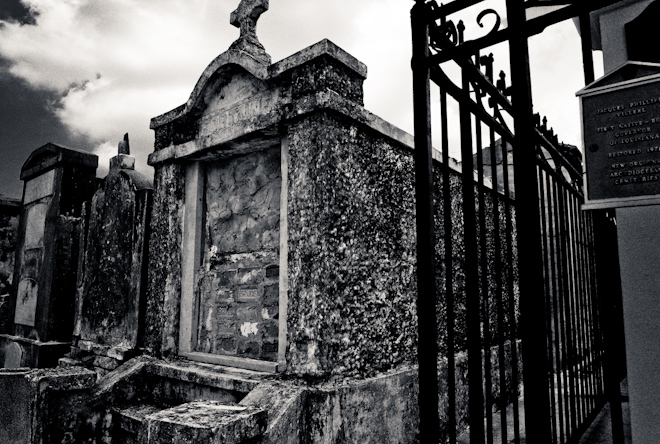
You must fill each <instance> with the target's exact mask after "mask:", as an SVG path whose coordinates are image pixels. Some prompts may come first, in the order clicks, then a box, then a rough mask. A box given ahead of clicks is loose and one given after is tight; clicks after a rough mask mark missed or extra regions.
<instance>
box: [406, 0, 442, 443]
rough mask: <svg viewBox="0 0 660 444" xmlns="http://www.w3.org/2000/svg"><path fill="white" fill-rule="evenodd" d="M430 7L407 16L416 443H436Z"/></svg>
mask: <svg viewBox="0 0 660 444" xmlns="http://www.w3.org/2000/svg"><path fill="white" fill-rule="evenodd" d="M427 13H428V8H427V6H426V5H425V4H424V2H423V0H417V2H416V3H415V6H413V8H412V10H411V13H410V16H411V27H412V44H413V49H412V52H413V55H412V57H413V60H412V70H413V106H414V131H415V136H414V140H415V153H414V158H415V197H416V200H415V202H416V204H415V205H416V211H417V213H416V226H417V319H418V339H417V350H418V351H417V356H418V365H419V397H418V403H419V434H420V441H421V442H425V443H437V442H438V441H439V434H438V433H439V417H438V379H437V361H438V349H437V339H436V338H437V321H436V315H435V313H436V309H435V301H436V289H435V262H434V249H435V229H434V223H433V192H432V190H433V159H432V145H431V105H430V82H429V75H430V73H429V69H428V68H427V67H425V66H424V65H423V64H422V63H420V61H421V60H424V58H426V57H427V56H428V54H429V48H428V41H429V34H428V33H429V30H428V24H427V22H426V19H425V16H426V15H427Z"/></svg>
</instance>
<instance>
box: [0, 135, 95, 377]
mask: <svg viewBox="0 0 660 444" xmlns="http://www.w3.org/2000/svg"><path fill="white" fill-rule="evenodd" d="M97 162H98V161H97V157H96V156H94V155H92V154H88V153H85V152H80V151H74V150H71V149H68V148H63V147H60V146H57V145H55V144H52V143H49V144H46V145H44V146H42V147H41V148H39V149H37V150H35V151H33V152H32V154H31V155H30V157H29V158H28V159H27V161H26V162H25V164H24V165H23V168H22V170H21V179H22V180H23V181H24V182H25V185H24V191H23V207H22V215H21V223H20V227H19V235H18V243H17V252H18V253H17V255H16V264H15V271H14V285H13V291H12V294H11V299H10V301H11V303H10V310H9V311H10V320H11V321H13V328H12V335H0V362H3V363H4V367H12V366H26V367H48V366H53V365H55V364H56V363H57V359H58V358H59V357H61V356H62V355H63V354H64V353H65V352H66V351H68V347H69V344H70V341H71V333H72V329H73V307H74V295H75V282H76V270H77V260H78V236H77V227H78V224H79V223H80V215H81V211H82V205H83V202H84V201H85V200H89V198H90V197H91V194H92V192H93V190H94V183H95V174H96V166H97ZM12 315H13V316H12ZM9 358H11V359H10V361H11V362H8V361H7V359H9Z"/></svg>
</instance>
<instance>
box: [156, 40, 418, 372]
mask: <svg viewBox="0 0 660 444" xmlns="http://www.w3.org/2000/svg"><path fill="white" fill-rule="evenodd" d="M365 77H366V67H365V66H364V65H363V64H362V63H360V62H359V61H358V60H356V59H355V58H353V57H352V56H351V55H349V54H347V53H346V52H344V51H343V50H342V49H341V48H338V47H337V46H336V45H334V44H333V43H332V42H330V41H328V40H323V41H321V42H319V43H317V44H315V45H312V46H311V47H309V48H306V49H304V50H302V51H300V52H299V53H297V54H294V55H293V56H290V57H288V58H286V59H284V60H282V61H280V62H277V63H274V64H272V65H267V64H266V63H265V62H264V61H263V59H262V60H258V59H256V58H254V57H252V56H250V55H249V54H248V53H246V52H244V51H241V50H238V49H232V48H230V49H229V50H228V51H226V52H225V53H222V54H221V55H219V56H218V57H217V58H216V59H215V60H214V61H213V62H212V63H211V64H210V65H209V66H208V68H207V69H206V70H205V71H204V73H203V74H202V76H201V78H200V80H199V81H198V83H197V85H196V86H195V88H194V90H193V92H192V94H191V96H190V98H189V100H188V101H187V102H186V103H185V104H184V105H182V106H180V107H179V108H176V109H174V110H172V111H170V112H168V113H165V114H163V115H161V116H158V117H155V118H154V119H152V122H151V128H152V129H154V130H155V139H156V142H155V151H154V152H153V153H152V154H151V155H150V158H149V163H150V164H151V165H153V166H154V168H155V183H154V206H153V215H152V227H153V232H152V237H151V243H150V258H152V259H150V269H149V292H148V301H147V304H148V308H147V320H146V325H147V328H146V329H147V332H146V334H147V351H148V353H151V354H155V355H159V354H160V355H162V356H168V355H172V354H176V355H179V356H183V357H186V358H188V359H192V360H197V361H203V362H211V363H219V364H224V365H232V366H238V367H245V368H250V369H255V370H262V371H282V372H290V373H294V374H329V373H342V372H352V373H355V374H359V373H364V374H371V373H373V371H375V369H377V368H392V366H394V365H396V363H401V362H408V361H409V360H410V359H412V356H413V355H414V347H413V345H412V344H413V341H414V339H413V336H414V332H415V330H414V326H413V324H412V322H413V316H414V315H413V313H414V298H413V297H412V295H411V294H412V293H411V292H412V290H413V288H414V281H413V280H412V277H413V275H412V273H413V270H414V264H413V257H412V255H411V254H409V251H414V244H413V240H414V230H413V228H414V224H412V223H411V224H410V226H408V221H412V220H413V219H412V217H413V213H412V212H411V211H412V206H413V203H412V202H413V200H412V189H413V188H412V177H413V176H412V158H411V156H410V155H409V152H408V146H409V145H410V143H411V139H410V136H409V135H407V134H405V133H403V132H401V131H400V130H398V129H396V128H394V127H392V126H391V125H389V124H387V123H386V122H384V121H382V120H381V119H379V118H378V117H376V116H374V115H373V114H371V113H369V112H367V111H366V110H364V108H363V91H362V84H363V81H364V79H365ZM403 190H405V191H403ZM401 193H404V194H405V193H409V194H410V196H408V195H407V194H406V195H403V194H401ZM392 207H396V209H393V208H392ZM402 220H405V221H406V223H405V224H404V225H405V227H404V226H402V224H403V222H402ZM369 307H371V308H369ZM375 307H378V309H376V308H375ZM156 311H161V312H163V313H166V315H165V316H163V317H161V318H156V316H155V315H153V313H155V312H156ZM177 315H178V318H177ZM388 318H389V319H391V320H394V319H396V321H395V323H396V324H397V325H398V327H397V328H396V329H393V328H392V327H391V326H390V323H389V322H386V321H385V319H388ZM408 322H410V328H411V329H410V331H408V330H406V329H404V330H405V331H402V330H401V327H402V324H405V323H408ZM376 338H378V339H377V340H376ZM376 344H378V345H376ZM383 344H385V345H383ZM357 356H361V357H360V358H357Z"/></svg>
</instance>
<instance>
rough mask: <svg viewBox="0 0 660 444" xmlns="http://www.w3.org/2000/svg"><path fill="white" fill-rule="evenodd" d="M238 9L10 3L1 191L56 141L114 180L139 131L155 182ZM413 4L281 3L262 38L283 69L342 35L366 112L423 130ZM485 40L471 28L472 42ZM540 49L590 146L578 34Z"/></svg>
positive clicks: (231, 33) (4, 14) (101, 1)
mask: <svg viewBox="0 0 660 444" xmlns="http://www.w3.org/2000/svg"><path fill="white" fill-rule="evenodd" d="M491 1H494V2H495V4H497V2H498V0H491ZM486 3H489V2H486ZM491 4H492V3H491ZM237 5H238V0H185V1H184V0H1V1H0V155H1V156H0V194H4V195H7V196H10V197H17V198H20V196H21V192H22V184H21V182H20V180H19V173H20V168H21V166H22V164H23V162H24V161H25V159H26V158H27V156H28V155H29V153H30V152H31V151H32V150H34V149H36V148H38V147H40V146H42V145H44V144H45V143H47V142H54V143H57V144H60V145H64V146H68V147H71V148H77V149H82V150H86V151H89V152H93V153H95V154H97V155H99V156H100V159H99V165H100V172H99V175H104V174H105V172H107V165H108V159H109V157H111V156H113V155H115V154H116V152H117V151H116V150H117V143H118V142H119V140H121V139H122V137H123V134H124V133H126V132H128V133H129V135H130V141H131V150H132V154H133V155H134V156H135V157H136V158H137V163H138V168H139V169H141V170H142V171H143V172H145V173H146V174H151V169H150V168H149V167H148V166H146V157H147V155H148V154H149V153H150V152H151V151H153V141H154V137H153V131H152V130H150V129H149V121H150V119H151V118H152V117H154V116H157V115H160V114H162V113H164V112H166V111H169V110H171V109H172V108H175V107H177V106H179V105H181V104H183V103H185V101H186V100H187V99H188V96H189V95H190V92H191V91H192V89H193V87H194V85H195V83H196V82H197V79H198V78H199V76H200V75H201V73H202V72H203V70H204V68H205V67H206V66H207V65H208V64H209V63H210V62H211V61H212V60H213V59H214V58H215V57H216V56H217V55H218V54H219V53H221V52H223V51H225V50H226V49H227V48H228V47H229V45H230V44H231V42H232V41H234V40H235V39H236V38H237V37H238V35H239V31H238V29H237V28H234V27H233V26H231V25H230V24H229V15H230V13H231V11H232V10H233V9H235V8H236V6H237ZM412 5H413V2H412V1H410V0H359V1H357V0H333V1H327V0H271V1H270V10H269V11H267V12H266V13H265V14H263V15H262V17H261V19H260V20H259V23H258V26H257V34H258V36H259V39H260V41H261V42H262V44H263V45H264V46H265V47H266V50H267V52H268V53H269V54H270V55H271V57H272V60H273V62H276V61H278V60H281V59H283V58H285V57H287V56H289V55H291V54H293V53H295V52H297V51H299V50H300V49H303V48H305V47H307V46H309V45H312V44H314V43H316V42H318V41H319V40H321V39H323V38H328V39H330V40H331V41H333V42H334V43H336V44H337V45H339V46H340V47H342V48H343V49H345V50H346V51H348V52H349V53H351V54H352V55H353V56H355V57H356V58H358V59H359V60H360V61H362V62H364V63H365V64H366V65H367V67H368V77H367V81H366V82H365V107H366V108H367V109H368V110H370V111H371V112H373V113H375V114H377V115H379V116H380V117H382V118H384V119H386V120H388V121H390V122H391V123H393V124H394V125H396V126H399V127H400V128H402V129H404V130H406V131H408V132H412V109H411V107H412V87H411V75H410V23H409V11H410V8H411V6H412ZM482 9H483V8H482ZM499 10H500V11H501V14H502V15H504V10H503V8H500V9H499ZM478 12H479V11H478V10H477V11H476V12H475V13H474V14H472V17H471V18H470V20H471V22H474V20H475V19H474V17H476V13H478ZM483 32H484V31H483V30H480V29H479V27H478V26H476V24H474V23H468V29H467V31H466V33H467V37H468V38H472V37H478V36H480V35H482V33H483ZM530 49H531V52H530V59H531V63H532V79H533V88H534V90H533V91H534V97H535V99H534V102H535V110H536V111H538V112H541V113H542V114H545V115H547V116H548V120H549V123H550V124H551V125H552V126H553V127H554V128H555V130H556V132H557V133H559V134H560V138H561V139H562V140H563V141H564V142H567V143H573V144H576V145H579V143H580V142H579V141H580V128H579V125H580V123H579V122H580V119H579V114H578V113H579V110H578V102H577V99H576V98H575V95H574V94H575V92H576V91H577V90H579V89H580V88H582V87H583V86H584V81H583V78H582V65H581V55H580V44H579V38H578V34H577V31H576V29H575V26H574V25H573V23H572V22H570V21H568V22H564V23H561V24H559V25H556V26H554V27H552V28H550V29H549V30H547V31H546V32H545V33H544V34H543V35H542V36H540V37H535V38H533V39H532V40H531V42H530ZM500 52H502V53H505V51H500ZM495 53H496V69H497V70H498V71H499V70H500V69H504V70H508V69H507V63H508V62H507V61H506V57H505V56H502V57H500V56H498V55H497V54H499V53H498V49H497V48H495Z"/></svg>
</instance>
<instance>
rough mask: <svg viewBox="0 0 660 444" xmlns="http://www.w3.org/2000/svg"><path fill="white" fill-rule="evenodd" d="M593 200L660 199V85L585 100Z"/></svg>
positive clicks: (589, 189)
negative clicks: (658, 197) (655, 197)
mask: <svg viewBox="0 0 660 444" xmlns="http://www.w3.org/2000/svg"><path fill="white" fill-rule="evenodd" d="M582 112H583V122H584V142H585V147H588V148H589V149H587V150H585V162H586V166H587V178H586V180H587V192H588V195H587V198H588V200H589V201H595V200H603V199H616V198H627V197H637V196H651V195H656V194H660V82H658V81H656V82H653V83H646V84H641V85H633V86H622V87H620V88H618V89H613V90H610V91H606V92H601V93H596V94H591V95H585V96H584V97H583V98H582Z"/></svg>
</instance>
